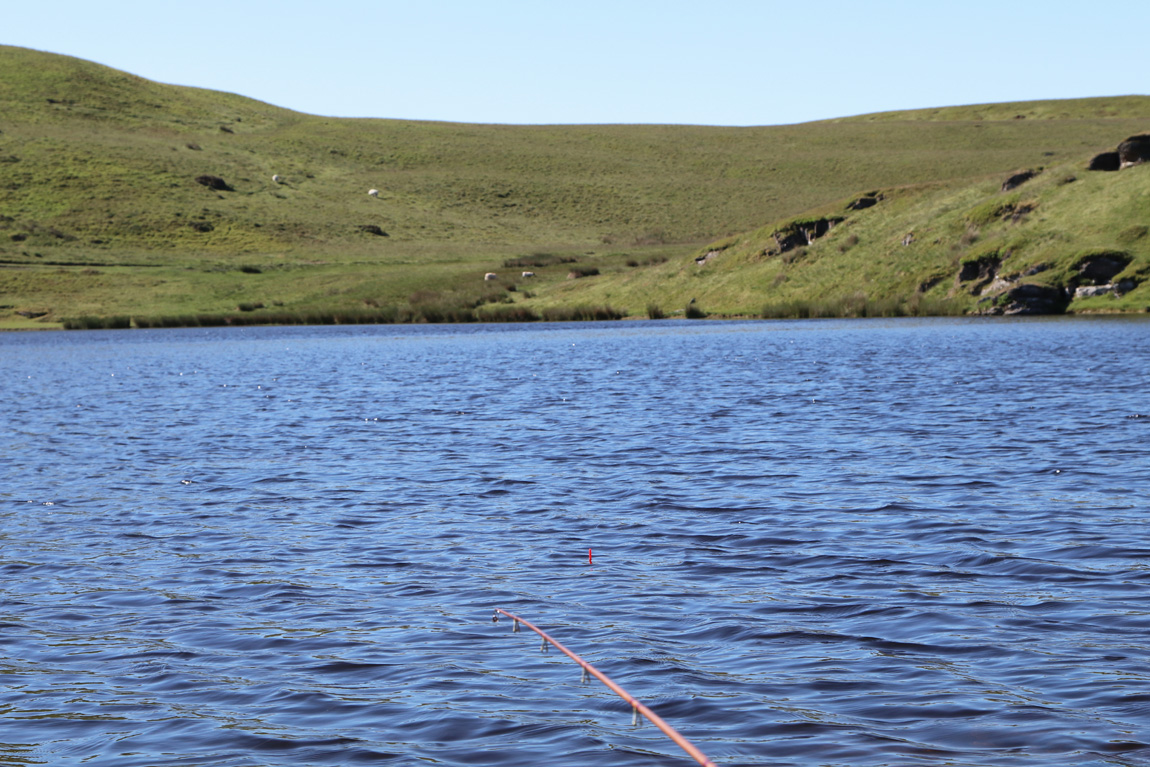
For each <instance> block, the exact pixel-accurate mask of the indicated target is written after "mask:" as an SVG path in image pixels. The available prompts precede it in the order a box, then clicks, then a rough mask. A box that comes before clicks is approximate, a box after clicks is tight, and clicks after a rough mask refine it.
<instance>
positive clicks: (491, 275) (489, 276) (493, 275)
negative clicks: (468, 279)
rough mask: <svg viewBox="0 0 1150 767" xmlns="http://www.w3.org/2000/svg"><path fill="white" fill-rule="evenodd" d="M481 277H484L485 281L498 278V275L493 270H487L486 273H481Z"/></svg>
mask: <svg viewBox="0 0 1150 767" xmlns="http://www.w3.org/2000/svg"><path fill="white" fill-rule="evenodd" d="M483 279H484V280H485V281H486V280H498V279H499V275H498V274H496V273H495V272H488V273H487V274H485V275H483Z"/></svg>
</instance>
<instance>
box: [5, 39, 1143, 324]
mask: <svg viewBox="0 0 1150 767" xmlns="http://www.w3.org/2000/svg"><path fill="white" fill-rule="evenodd" d="M1147 129H1150V98H1146V97H1133V96H1132V97H1119V98H1106V99H1082V100H1074V101H1057V102H1030V103H1024V104H1023V103H1020V104H1004V105H988V106H981V107H955V108H948V109H941V110H920V111H917V112H906V113H895V114H885V115H869V116H862V117H856V118H849V119H843V120H832V121H823V122H818V123H809V124H804V125H790V126H773V127H755V128H718V127H699V126H644V125H627V126H610V125H607V126H502V125H466V124H451V123H430V122H415V121H403V120H373V119H336V118H326V117H317V116H312V115H305V114H300V113H297V112H292V111H290V110H286V109H281V108H278V107H274V106H271V105H268V104H263V103H260V102H258V101H254V100H251V99H248V98H244V97H242V96H236V95H231V94H224V93H217V92H212V91H206V90H201V89H195V88H186V87H178V86H170V85H162V84H158V83H153V82H150V81H147V80H144V79H142V78H138V77H135V76H132V75H128V74H125V73H122V72H118V71H116V70H112V69H109V68H107V67H103V66H100V65H97V64H92V63H90V62H85V61H82V60H78V59H74V58H70V57H66V56H59V55H56V54H48V53H41V52H37V51H31V50H27V49H22V48H14V47H7V46H0V326H2V327H59V326H60V324H61V323H62V322H63V321H64V320H65V319H68V318H75V317H80V316H84V315H92V316H97V317H112V316H124V317H128V316H130V317H134V318H137V324H141V323H140V322H139V320H141V319H143V320H146V321H158V320H159V319H162V318H173V320H172V321H177V320H179V319H181V318H182V319H184V320H186V319H188V318H189V317H193V316H204V315H212V316H216V317H220V316H223V315H225V314H232V315H237V316H239V314H237V313H242V317H243V319H244V321H257V319H258V318H261V317H263V318H264V319H265V321H274V320H276V318H277V317H278V318H280V319H282V318H285V317H289V316H293V315H294V316H298V317H304V316H312V317H318V318H322V317H327V318H328V319H330V318H331V317H332V316H335V315H339V316H340V317H343V318H345V319H346V320H349V321H350V320H352V319H355V318H356V317H362V318H364V319H372V318H375V319H382V320H386V319H388V318H398V319H408V320H410V319H415V320H418V319H421V318H422V319H429V320H430V319H445V318H446V319H450V318H452V317H456V318H459V317H463V316H464V315H468V314H469V315H471V316H474V315H475V314H476V313H479V314H480V315H483V314H484V313H485V312H487V313H497V314H499V315H500V316H504V317H509V318H513V317H516V316H522V317H527V316H540V315H544V314H547V313H548V312H549V314H547V316H556V317H558V316H565V315H564V314H563V313H562V312H563V311H567V312H568V315H569V314H570V312H571V311H573V310H574V308H575V307H585V306H587V307H590V306H594V307H606V306H610V307H613V309H614V310H615V311H616V312H621V313H624V314H630V315H644V314H645V313H646V312H647V307H648V306H651V307H658V308H660V309H661V310H665V311H666V313H668V314H669V313H671V312H674V311H681V310H683V307H684V305H685V302H686V301H689V300H690V299H691V298H695V299H696V300H697V305H700V306H704V307H705V309H706V310H707V311H711V312H721V313H725V314H732V315H734V314H739V315H756V314H759V313H760V312H762V311H763V309H764V307H766V306H767V305H768V304H774V305H781V304H784V303H793V302H794V301H822V300H834V301H837V300H839V299H840V298H842V295H844V291H846V290H847V288H848V287H849V288H851V290H850V291H847V292H849V294H850V295H851V296H854V297H853V298H851V299H850V300H851V301H855V302H857V300H858V298H857V294H858V293H859V290H858V289H855V288H856V287H857V286H858V285H866V286H868V288H867V290H866V291H865V292H867V295H868V298H869V299H870V300H878V299H880V298H881V299H884V300H886V299H892V300H893V299H895V298H898V297H905V295H906V294H907V290H908V286H910V287H913V288H916V289H917V288H918V287H919V285H920V284H921V283H923V282H930V280H932V279H934V277H933V275H935V273H936V272H938V273H940V274H941V273H942V271H943V270H944V268H945V269H950V270H952V271H953V270H955V269H957V268H958V266H957V264H958V263H959V262H961V261H962V259H964V258H967V257H975V256H978V255H979V253H976V252H975V251H974V250H972V248H976V247H984V248H989V247H991V246H992V245H993V243H994V242H996V241H997V240H996V239H995V238H999V237H1003V238H1007V239H1009V237H1010V236H1015V235H1018V234H1019V233H1020V232H1026V233H1028V235H1027V236H1028V237H1029V238H1030V239H1029V240H1028V241H1027V243H1028V244H1027V245H1026V247H1025V248H1022V249H1021V250H1020V249H1018V248H1014V249H1013V250H1012V251H1011V255H1010V257H1009V258H1008V259H1007V258H1004V259H1000V260H1001V261H1002V266H1001V267H1000V268H1001V269H1003V270H1005V269H1008V268H1012V266H1011V264H1013V261H1012V260H1011V259H1013V260H1014V261H1017V260H1018V259H1019V258H1020V255H1019V254H1021V253H1026V254H1028V255H1027V257H1028V258H1029V257H1030V256H1033V257H1034V258H1046V259H1048V260H1052V261H1053V260H1057V259H1059V258H1063V257H1064V254H1062V250H1059V248H1061V245H1058V244H1057V243H1058V242H1059V240H1058V238H1057V237H1056V236H1055V235H1053V234H1051V233H1050V232H1048V231H1047V229H1048V228H1050V229H1051V231H1053V229H1055V228H1057V230H1058V231H1061V232H1063V236H1065V237H1067V238H1069V239H1068V240H1067V242H1066V248H1069V249H1071V250H1073V249H1074V248H1076V249H1077V250H1073V253H1078V251H1081V250H1084V249H1089V248H1118V246H1119V245H1122V249H1124V250H1125V251H1128V252H1129V253H1130V254H1131V258H1141V257H1142V256H1141V253H1142V251H1141V250H1139V248H1140V247H1141V245H1140V244H1139V243H1141V242H1142V240H1141V239H1140V238H1138V237H1135V236H1134V234H1133V233H1134V232H1136V231H1137V229H1136V228H1137V226H1139V225H1144V224H1145V223H1148V222H1147V221H1146V220H1145V218H1146V217H1145V215H1144V213H1142V212H1140V211H1143V210H1144V207H1143V208H1139V207H1138V205H1137V203H1135V202H1132V201H1128V202H1129V205H1126V203H1121V204H1119V202H1121V199H1122V198H1121V195H1124V194H1140V193H1142V192H1140V191H1139V190H1140V189H1143V188H1142V187H1137V183H1136V181H1137V180H1138V179H1140V178H1141V177H1142V176H1144V175H1145V174H1143V173H1142V172H1141V168H1135V169H1131V170H1128V171H1122V172H1120V173H1117V174H1101V175H1098V174H1086V173H1085V172H1084V171H1082V170H1081V167H1082V166H1083V164H1084V163H1085V162H1086V160H1088V159H1089V158H1090V157H1091V156H1092V155H1093V154H1094V153H1096V152H1099V151H1103V150H1106V149H1108V148H1113V147H1114V146H1115V144H1116V143H1117V142H1118V141H1120V140H1122V139H1123V138H1125V137H1126V136H1129V135H1133V134H1136V133H1141V132H1146V131H1147ZM1038 166H1043V167H1045V168H1047V170H1046V171H1045V172H1044V173H1043V174H1041V175H1040V176H1039V177H1038V178H1037V179H1035V180H1034V181H1032V182H1029V184H1031V185H1032V187H1033V189H1034V190H1035V191H1034V192H1033V194H1039V193H1041V194H1042V195H1049V198H1047V197H1043V198H1042V199H1041V200H1040V202H1041V205H1039V206H1038V207H1037V208H1035V209H1034V212H1031V213H1029V214H1027V215H1026V216H1025V220H1024V221H1023V222H1022V223H1017V224H1016V223H1012V224H1010V226H1009V227H1008V226H1007V225H1006V224H1004V223H1003V222H1001V221H994V222H986V223H984V224H983V225H981V226H979V227H977V228H978V229H979V231H978V233H977V234H971V233H968V232H967V227H966V226H965V225H964V226H962V227H961V228H962V231H961V232H958V233H957V235H956V234H955V231H952V230H953V229H955V227H958V226H959V224H958V223H955V222H954V221H952V222H951V223H950V224H948V225H947V226H949V228H947V229H946V230H945V231H943V230H942V229H940V228H939V227H943V220H944V219H945V216H944V217H943V218H937V217H938V216H939V215H941V214H940V211H943V210H945V211H949V212H951V213H954V214H955V215H958V213H955V211H958V210H959V208H961V207H962V205H964V204H966V201H970V204H971V205H977V204H981V203H982V202H985V201H986V200H989V199H991V197H992V196H993V195H992V192H993V190H994V189H996V188H997V185H998V183H1000V181H1001V180H1002V177H1003V176H1004V174H1008V173H1009V172H1011V171H1014V170H1016V169H1020V168H1034V167H1038ZM1055 169H1058V170H1055ZM1058 174H1062V175H1067V174H1073V175H1077V176H1078V177H1079V181H1077V182H1075V183H1073V184H1063V185H1058V184H1056V183H1054V181H1052V179H1055V177H1056V176H1057V175H1058ZM273 175H278V176H280V177H281V181H280V182H276V181H273V180H272V177H273ZM1088 175H1089V178H1087V176H1088ZM1095 176H1097V178H1096V177H1095ZM208 177H214V178H215V179H219V181H218V182H214V183H216V185H217V186H221V185H222V187H223V188H218V189H217V188H212V187H211V186H209V185H205V184H204V183H201V182H198V181H197V179H198V178H203V179H205V180H206V181H208V182H209V183H211V182H212V179H211V178H208ZM1104 177H1105V178H1104ZM1063 187H1065V188H1063ZM369 189H376V190H378V192H379V193H378V196H374V197H373V196H369V195H368V194H367V191H368V190H369ZM874 190H884V191H883V196H884V200H883V202H882V203H881V204H880V205H877V206H875V207H873V208H870V209H868V210H865V211H858V212H857V213H855V214H853V215H852V216H850V217H849V220H847V221H845V222H844V223H843V225H842V226H837V227H835V229H834V230H832V233H831V234H829V235H827V236H826V237H824V238H820V240H819V241H818V242H816V243H815V244H813V245H811V246H810V247H808V248H806V250H805V253H804V255H803V256H802V257H797V258H796V257H794V255H793V254H792V253H790V252H788V253H785V254H780V255H779V257H778V258H777V259H773V258H772V257H769V256H763V255H761V254H762V253H763V251H765V250H769V248H768V247H767V246H766V245H762V246H760V244H759V243H760V241H761V240H762V238H763V237H768V236H769V235H770V232H771V231H773V230H774V229H775V228H777V227H778V226H779V225H780V224H781V223H783V222H785V221H786V220H788V219H790V218H794V217H796V216H804V215H810V214H812V213H811V212H812V211H814V212H816V213H819V214H821V213H823V212H824V211H831V210H837V209H838V208H841V207H842V205H843V204H844V203H845V202H846V201H848V200H850V199H852V198H855V197H858V196H859V195H862V194H864V193H865V192H868V191H874ZM1021 192H1022V193H1023V194H1028V193H1030V189H1027V187H1025V186H1024V187H1023V188H1022V190H1021ZM1104 195H1116V197H1113V198H1112V199H1113V200H1116V201H1118V202H1115V204H1113V205H1105V204H1104V203H1102V202H1101V201H1100V200H1101V199H1102V196H1104ZM1096 196H1097V197H1098V201H1096V202H1093V203H1086V202H1081V203H1075V205H1076V206H1077V207H1080V208H1081V209H1082V212H1083V215H1084V217H1085V218H1084V220H1085V221H1087V222H1088V223H1089V222H1093V223H1092V224H1091V225H1092V226H1093V224H1094V223H1096V222H1097V220H1096V219H1094V218H1091V216H1090V215H1089V209H1090V208H1091V206H1092V205H1093V206H1094V207H1099V206H1101V207H1105V208H1106V209H1107V210H1110V211H1113V216H1114V218H1115V223H1114V226H1115V227H1117V231H1116V232H1110V230H1109V229H1107V230H1106V231H1107V232H1110V233H1109V234H1106V235H1105V236H1103V235H1102V234H1099V235H1098V236H1097V237H1094V239H1091V238H1090V237H1087V236H1086V234H1085V233H1084V232H1087V231H1091V229H1090V227H1087V229H1085V230H1081V231H1080V230H1077V229H1072V228H1069V225H1068V224H1066V223H1065V222H1062V221H1061V216H1062V215H1069V214H1066V213H1061V212H1060V213H1055V212H1054V211H1063V210H1064V206H1065V205H1067V204H1069V203H1068V202H1067V201H1068V200H1070V199H1072V198H1073V199H1078V198H1079V197H1081V198H1082V199H1083V200H1085V199H1086V198H1087V197H1089V198H1091V199H1094V198H1095V197H1096ZM1027 199H1029V198H1027ZM1020 202H1021V198H1020ZM1123 205H1125V207H1123ZM932 206H938V207H937V208H935V207H932ZM1076 209H1077V208H1076ZM1067 210H1068V209H1067ZM915 211H918V214H917V215H919V216H920V218H915V215H916V213H915ZM1047 211H1051V212H1050V213H1049V214H1048V213H1047ZM1122 211H1125V212H1122ZM1140 216H1141V218H1139V217H1140ZM936 219H937V220H936ZM1056 219H1058V220H1056ZM946 220H949V219H946ZM956 221H957V219H956ZM768 222H775V223H773V224H771V225H770V226H768V227H767V229H765V230H760V229H759V228H760V227H762V226H763V225H764V224H766V223H768ZM883 226H889V227H890V228H891V229H890V231H892V232H893V231H897V230H901V229H906V230H908V231H910V230H916V232H917V233H916V240H915V242H914V243H912V245H910V246H901V245H899V246H898V247H897V248H895V247H888V244H887V243H888V241H889V240H890V235H889V233H887V232H886V230H883V231H882V233H880V231H879V229H880V228H881V227H883ZM868 227H878V228H875V229H874V230H873V231H872V230H871V229H869V228H868ZM1011 227H1013V228H1011ZM1132 227H1133V228H1132ZM1095 228H1096V227H1095ZM1000 229H1001V231H999V230H1000ZM936 230H937V232H936ZM1127 230H1129V231H1127ZM756 231H757V233H756V234H748V235H738V233H739V232H756ZM856 232H857V235H856V236H857V244H852V245H851V246H849V247H845V248H841V246H842V245H843V242H840V240H844V241H845V240H846V239H848V238H849V237H850V236H851V235H852V234H855V233H856ZM1122 232H1127V233H1126V234H1125V235H1122V237H1123V238H1124V240H1123V241H1122V242H1119V243H1118V244H1115V243H1113V242H1111V241H1110V239H1119V234H1121V233H1122ZM844 233H845V234H844ZM902 234H905V233H901V234H899V236H900V237H901V236H902ZM1111 234H1112V235H1113V236H1112V237H1111ZM1108 237H1110V239H1107V238H1108ZM723 238H729V239H728V240H727V241H726V243H725V244H726V245H729V247H725V248H723V249H722V257H712V259H711V260H709V261H708V262H707V263H706V264H705V265H704V266H703V267H698V266H696V262H695V258H696V257H698V256H700V255H703V254H705V253H706V252H709V251H710V250H713V249H714V248H710V247H707V246H706V243H709V242H713V241H715V240H717V239H723ZM964 238H965V240H969V242H960V245H959V246H958V250H954V249H952V246H951V240H955V239H957V240H959V241H963V240H964ZM1131 238H1133V240H1132V241H1133V243H1134V244H1132V245H1131V244H1123V242H1125V240H1130V239H1131ZM934 239H938V240H939V243H937V247H934V245H935V244H934V243H933V240H934ZM928 242H929V243H930V244H931V247H927V245H926V243H928ZM1055 251H1058V252H1057V253H1055ZM912 252H913V253H916V254H918V256H917V258H918V259H919V261H915V263H914V264H913V265H903V264H902V260H903V259H904V257H907V256H909V255H910V254H911V253H912ZM756 253H758V254H760V255H758V256H756V255H755V254H756ZM1043 254H1045V255H1043ZM1065 257H1068V256H1065ZM956 259H957V261H956ZM784 262H788V263H784ZM1059 263H1061V261H1059ZM1137 263H1138V264H1140V263H1141V262H1140V261H1138V262H1137ZM740 264H741V265H740ZM780 264H782V266H783V267H785V268H782V269H781V270H780V266H779V265H780ZM818 264H822V266H818ZM1131 268H1132V269H1134V270H1135V271H1137V269H1138V268H1140V267H1139V266H1137V264H1135V266H1133V267H1131ZM892 269H893V270H894V271H891V270H892ZM820 270H822V271H820ZM855 270H862V271H859V272H858V274H856V275H855V276H853V277H852V276H851V273H852V272H853V271H855ZM523 271H533V272H534V273H535V276H534V277H528V278H523V277H522V276H521V273H522V272H523ZM487 272H494V273H496V274H497V275H498V277H499V279H498V280H495V281H485V280H484V279H483V277H484V274H485V273H487ZM596 272H597V273H596ZM912 273H913V274H912ZM920 273H921V274H920ZM1044 273H1047V277H1046V278H1043V279H1049V278H1052V277H1053V273H1051V270H1050V269H1048V270H1046V272H1044ZM577 275H586V276H583V277H582V278H581V279H573V277H574V276H577ZM834 275H837V276H834ZM922 275H926V276H922ZM864 278H865V281H864ZM840 282H841V284H840ZM944 282H945V280H943V281H938V282H935V283H934V284H932V285H930V286H928V288H927V289H925V290H917V293H919V294H923V295H926V296H927V297H928V298H930V299H932V300H933V299H936V298H939V299H941V298H947V297H949V299H950V305H952V306H958V307H961V308H968V309H969V308H977V306H976V304H977V300H973V301H972V300H967V296H969V294H970V291H969V290H960V289H958V288H956V289H955V293H954V295H950V292H949V291H948V290H944V284H943V283H944ZM912 283H913V284H912ZM960 287H961V286H960ZM915 292H916V291H911V294H910V295H912V296H913V295H914V294H915ZM978 297H979V298H980V297H982V296H978ZM971 298H975V297H973V296H971ZM898 300H902V298H898ZM915 300H919V299H915ZM1138 300H1141V299H1139V298H1138V295H1137V290H1135V291H1134V292H1133V293H1130V294H1128V297H1127V298H1126V299H1122V300H1119V301H1117V302H1114V301H1111V303H1110V304H1107V305H1106V307H1107V308H1116V307H1117V308H1124V309H1127V310H1131V309H1139V308H1141V307H1140V306H1139V305H1138ZM1091 301H1095V299H1091ZM1095 302H1096V303H1104V301H1103V300H1102V299H1098V300H1097V301H1095ZM929 305H931V306H933V304H929ZM1082 306H1083V307H1085V306H1086V304H1082ZM492 316H493V315H492Z"/></svg>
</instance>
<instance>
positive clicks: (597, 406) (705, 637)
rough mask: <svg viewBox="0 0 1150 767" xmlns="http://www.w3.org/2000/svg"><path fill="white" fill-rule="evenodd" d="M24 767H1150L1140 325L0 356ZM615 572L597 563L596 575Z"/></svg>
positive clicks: (135, 345) (815, 328)
mask: <svg viewBox="0 0 1150 767" xmlns="http://www.w3.org/2000/svg"><path fill="white" fill-rule="evenodd" d="M0 376H2V381H3V394H2V395H0V396H2V402H3V409H2V412H0V424H2V425H3V437H4V438H3V440H2V441H0V575H2V580H0V763H3V764H51V765H80V764H84V765H115V766H116V767H132V766H135V765H140V766H143V765H236V766H237V767H239V766H242V765H354V764H397V765H399V764H402V765H408V764H412V765H414V764H441V765H524V766H525V767H526V766H527V765H541V764H546V765H549V767H566V766H568V765H570V766H572V767H575V766H587V765H604V766H606V765H610V766H612V767H615V766H620V767H621V766H624V765H686V764H693V762H692V761H690V760H689V758H688V757H687V756H686V755H685V754H684V753H683V752H682V751H681V750H679V748H678V747H677V746H675V745H674V744H673V743H672V742H671V741H670V740H668V739H666V738H665V737H664V736H663V735H662V734H661V733H660V732H659V731H658V730H656V729H655V728H654V727H653V726H651V725H650V724H643V725H640V726H639V727H637V728H636V727H632V726H631V714H630V710H629V707H628V706H627V704H626V703H624V702H623V701H622V700H620V699H618V698H617V697H615V696H614V695H613V694H611V693H610V692H609V691H608V690H607V689H606V688H605V687H603V686H602V685H601V684H599V683H598V682H595V681H593V680H592V681H591V682H588V683H586V684H581V683H580V678H579V677H580V674H579V669H578V667H577V666H575V665H574V664H573V663H572V662H570V661H569V660H567V659H566V658H564V657H563V656H562V655H561V654H559V653H558V652H556V651H554V650H552V651H550V652H541V650H540V646H539V641H538V638H537V637H535V635H533V634H529V633H518V634H516V633H512V632H511V630H510V629H511V626H510V622H509V621H508V620H507V619H503V620H501V621H500V622H498V623H493V622H492V620H491V617H492V612H493V608H495V607H503V608H505V609H508V610H510V611H512V612H515V613H518V614H520V615H522V616H523V617H524V618H527V619H528V620H530V621H532V622H534V623H536V624H537V625H539V626H540V627H542V628H544V629H545V630H547V631H549V632H550V633H551V634H552V635H553V636H555V637H556V638H557V639H559V640H560V641H562V642H564V643H565V644H566V645H567V646H568V647H569V648H570V649H572V650H573V651H575V652H578V653H580V654H582V655H583V656H584V657H585V658H586V659H587V660H589V661H591V662H592V663H595V664H596V665H597V666H599V668H601V669H602V670H603V671H605V672H606V673H607V674H610V675H611V676H612V677H613V678H614V679H615V680H616V681H617V682H619V683H620V684H622V685H623V686H624V687H626V688H627V689H628V691H629V692H631V693H632V694H633V695H635V696H636V697H638V698H639V699H640V700H642V701H643V702H645V703H647V704H648V705H650V706H651V707H652V708H653V709H654V710H655V711H656V712H658V713H659V714H660V715H661V716H662V717H663V718H665V719H666V720H668V721H669V722H670V723H671V724H673V725H674V726H675V727H677V728H678V729H679V730H680V731H681V732H682V733H683V734H684V735H685V736H686V737H688V738H689V739H691V740H692V741H693V742H694V743H695V744H696V745H697V746H698V747H699V748H700V749H702V750H703V751H704V752H705V753H706V754H707V755H708V756H709V757H710V758H711V759H713V760H714V761H715V762H717V763H718V764H720V765H744V764H764V765H849V766H851V767H864V766H868V765H943V764H945V765H980V766H981V765H1010V766H1012V767H1020V766H1023V765H1148V764H1150V684H1148V683H1150V519H1148V514H1147V512H1148V510H1150V502H1148V500H1147V498H1148V497H1150V322H1148V321H1147V320H1146V319H1144V318H1126V319H1121V318H1108V319H1057V320H1044V319H1038V320H1025V319H1015V320H988V319H979V320H905V321H879V320H871V321H808V322H745V323H720V322H709V321H708V322H689V321H663V322H654V323H651V322H637V323H613V324H572V325H567V324H557V325H530V326H458V327H449V326H430V327H394V326H383V327H378V326H377V327H345V328H242V329H240V328H237V329H210V330H209V329H203V330H201V329H189V330H165V331H119V332H85V333H54V332H43V333H6V334H0ZM589 548H590V549H593V550H594V564H593V565H588V562H587V550H588V549H589Z"/></svg>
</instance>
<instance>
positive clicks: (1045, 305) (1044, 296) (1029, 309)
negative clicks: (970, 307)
mask: <svg viewBox="0 0 1150 767" xmlns="http://www.w3.org/2000/svg"><path fill="white" fill-rule="evenodd" d="M1068 303H1069V297H1068V296H1067V294H1066V291H1064V290H1062V289H1061V288H1056V287H1050V286H1047V285H1034V284H1031V283H1023V284H1021V285H1015V286H1014V287H1012V288H1010V289H1009V290H1006V291H1004V292H1003V293H1000V294H999V295H998V296H996V297H995V298H994V302H993V303H992V304H991V305H990V306H987V307H986V308H982V309H979V310H978V312H977V314H992V315H999V314H1001V315H1006V316H1012V315H1020V314H1062V313H1063V312H1065V311H1066V305H1067V304H1068Z"/></svg>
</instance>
